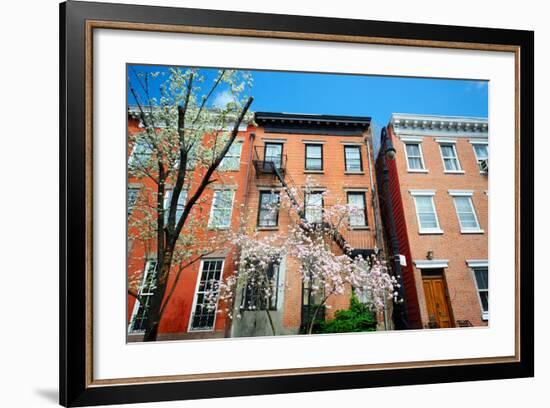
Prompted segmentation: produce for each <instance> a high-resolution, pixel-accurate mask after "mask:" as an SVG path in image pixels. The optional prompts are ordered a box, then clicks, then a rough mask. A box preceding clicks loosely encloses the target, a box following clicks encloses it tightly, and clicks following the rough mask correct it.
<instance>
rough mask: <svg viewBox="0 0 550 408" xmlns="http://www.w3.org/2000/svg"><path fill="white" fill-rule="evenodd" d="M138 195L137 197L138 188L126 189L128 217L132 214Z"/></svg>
mask: <svg viewBox="0 0 550 408" xmlns="http://www.w3.org/2000/svg"><path fill="white" fill-rule="evenodd" d="M138 195H139V188H129V189H128V215H130V214H131V213H132V210H133V209H134V206H135V205H136V202H137V198H138Z"/></svg>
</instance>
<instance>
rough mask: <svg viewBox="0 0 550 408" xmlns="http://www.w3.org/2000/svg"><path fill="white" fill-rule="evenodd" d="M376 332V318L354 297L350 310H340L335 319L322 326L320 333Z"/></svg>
mask: <svg viewBox="0 0 550 408" xmlns="http://www.w3.org/2000/svg"><path fill="white" fill-rule="evenodd" d="M375 330H376V318H375V316H374V315H373V313H372V312H371V311H370V310H369V309H368V308H367V307H366V306H365V305H364V304H363V303H361V302H359V300H357V298H356V297H355V295H353V296H352V297H351V302H350V306H349V309H347V310H338V311H337V312H336V313H335V315H334V319H332V320H329V321H328V322H323V323H322V324H321V325H320V327H319V331H318V333H353V332H365V331H375Z"/></svg>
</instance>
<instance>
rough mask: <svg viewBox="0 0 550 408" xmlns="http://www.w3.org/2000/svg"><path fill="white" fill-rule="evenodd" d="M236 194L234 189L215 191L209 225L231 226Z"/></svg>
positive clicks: (217, 226) (211, 226)
mask: <svg viewBox="0 0 550 408" xmlns="http://www.w3.org/2000/svg"><path fill="white" fill-rule="evenodd" d="M234 195H235V192H234V191H233V190H216V191H214V197H213V198H212V208H211V210H210V218H209V220H208V227H210V228H229V227H230V226H231V213H232V210H233V197H234Z"/></svg>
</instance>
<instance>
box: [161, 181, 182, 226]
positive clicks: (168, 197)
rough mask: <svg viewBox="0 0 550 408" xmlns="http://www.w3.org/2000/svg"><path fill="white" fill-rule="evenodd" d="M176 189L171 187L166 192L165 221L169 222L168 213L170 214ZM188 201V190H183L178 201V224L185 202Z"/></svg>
mask: <svg viewBox="0 0 550 408" xmlns="http://www.w3.org/2000/svg"><path fill="white" fill-rule="evenodd" d="M173 192H174V190H172V189H170V190H167V191H166V193H164V206H163V208H164V223H165V224H166V223H167V222H168V215H169V214H170V202H171V201H172V194H173ZM186 202H187V190H181V192H180V196H179V197H178V203H177V205H176V224H177V223H178V221H179V219H180V218H181V215H182V214H183V210H184V209H185V203H186Z"/></svg>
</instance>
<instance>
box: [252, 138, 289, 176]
mask: <svg viewBox="0 0 550 408" xmlns="http://www.w3.org/2000/svg"><path fill="white" fill-rule="evenodd" d="M286 161H287V158H286V154H273V153H271V154H269V152H268V154H266V149H265V146H261V145H260V146H254V158H253V160H252V163H253V164H254V168H255V169H256V175H259V174H274V175H275V174H276V173H277V172H280V173H282V174H284V173H285V168H286Z"/></svg>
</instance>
